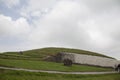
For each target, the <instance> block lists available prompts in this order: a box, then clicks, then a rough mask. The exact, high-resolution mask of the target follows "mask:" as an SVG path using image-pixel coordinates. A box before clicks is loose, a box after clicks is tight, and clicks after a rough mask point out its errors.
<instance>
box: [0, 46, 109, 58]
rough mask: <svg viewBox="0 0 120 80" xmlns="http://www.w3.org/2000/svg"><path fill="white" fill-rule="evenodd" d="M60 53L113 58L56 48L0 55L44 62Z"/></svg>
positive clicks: (77, 50)
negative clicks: (21, 53) (45, 59)
mask: <svg viewBox="0 0 120 80" xmlns="http://www.w3.org/2000/svg"><path fill="white" fill-rule="evenodd" d="M59 52H69V53H78V54H85V55H93V56H100V57H107V58H111V57H108V56H106V55H103V54H99V53H95V52H91V51H85V50H79V49H70V48H54V47H49V48H41V49H34V50H28V51H23V55H20V54H19V52H6V53H4V54H0V58H7V59H10V58H11V59H30V60H43V59H44V58H46V57H48V56H51V55H55V54H57V53H59Z"/></svg>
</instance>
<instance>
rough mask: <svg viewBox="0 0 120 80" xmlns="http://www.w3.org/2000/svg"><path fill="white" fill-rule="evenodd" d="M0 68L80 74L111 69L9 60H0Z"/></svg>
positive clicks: (109, 69)
mask: <svg viewBox="0 0 120 80" xmlns="http://www.w3.org/2000/svg"><path fill="white" fill-rule="evenodd" d="M0 66H8V67H17V68H26V69H39V70H55V71H82V72H89V71H92V72H94V71H112V69H111V68H101V67H93V66H85V65H73V66H71V67H67V66H64V65H63V64H62V63H54V62H46V61H30V60H11V59H0Z"/></svg>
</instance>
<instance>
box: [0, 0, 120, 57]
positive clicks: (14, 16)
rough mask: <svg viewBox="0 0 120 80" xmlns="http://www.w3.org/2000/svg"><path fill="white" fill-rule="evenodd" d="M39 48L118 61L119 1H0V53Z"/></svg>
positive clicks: (119, 52)
mask: <svg viewBox="0 0 120 80" xmlns="http://www.w3.org/2000/svg"><path fill="white" fill-rule="evenodd" d="M42 47H68V48H78V49H84V50H90V51H94V52H99V53H102V54H105V55H109V56H112V57H115V58H117V59H120V0H0V52H4V51H19V50H28V49H35V48H42Z"/></svg>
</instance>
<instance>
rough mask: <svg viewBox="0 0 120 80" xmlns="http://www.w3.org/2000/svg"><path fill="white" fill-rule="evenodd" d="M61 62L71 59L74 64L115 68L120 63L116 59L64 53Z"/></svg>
mask: <svg viewBox="0 0 120 80" xmlns="http://www.w3.org/2000/svg"><path fill="white" fill-rule="evenodd" d="M62 54H63V55H62V56H61V60H62V61H63V60H64V59H70V60H72V61H73V63H77V64H87V65H94V66H101V67H113V68H114V67H115V65H117V64H119V63H120V62H119V61H118V60H115V59H111V58H105V57H99V56H91V55H82V54H76V53H62Z"/></svg>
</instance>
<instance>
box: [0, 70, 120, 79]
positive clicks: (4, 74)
mask: <svg viewBox="0 0 120 80" xmlns="http://www.w3.org/2000/svg"><path fill="white" fill-rule="evenodd" d="M0 80H120V74H104V75H73V74H71V75H70V74H49V73H40V72H39V73H37V72H25V71H12V70H4V69H0Z"/></svg>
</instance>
